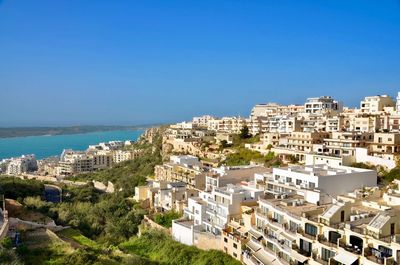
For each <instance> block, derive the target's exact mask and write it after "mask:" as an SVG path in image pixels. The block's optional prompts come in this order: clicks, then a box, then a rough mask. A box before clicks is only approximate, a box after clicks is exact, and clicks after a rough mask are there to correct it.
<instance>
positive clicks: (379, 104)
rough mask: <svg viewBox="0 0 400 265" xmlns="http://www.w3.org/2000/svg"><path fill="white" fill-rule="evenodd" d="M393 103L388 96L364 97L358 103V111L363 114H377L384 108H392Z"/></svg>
mask: <svg viewBox="0 0 400 265" xmlns="http://www.w3.org/2000/svg"><path fill="white" fill-rule="evenodd" d="M394 106H395V102H394V101H393V99H392V98H391V97H390V96H388V95H377V96H369V97H365V98H364V100H363V101H361V103H360V109H361V112H363V113H370V114H377V113H378V112H380V111H383V110H384V108H386V107H394Z"/></svg>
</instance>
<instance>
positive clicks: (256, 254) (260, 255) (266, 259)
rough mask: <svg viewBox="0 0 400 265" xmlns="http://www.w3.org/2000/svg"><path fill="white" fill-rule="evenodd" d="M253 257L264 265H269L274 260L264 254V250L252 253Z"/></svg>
mask: <svg viewBox="0 0 400 265" xmlns="http://www.w3.org/2000/svg"><path fill="white" fill-rule="evenodd" d="M253 256H254V257H255V258H256V259H257V260H258V261H260V262H261V263H263V264H265V265H269V264H271V262H272V261H273V260H274V259H275V258H270V257H269V256H268V255H267V253H265V251H264V250H259V251H257V252H254V253H253Z"/></svg>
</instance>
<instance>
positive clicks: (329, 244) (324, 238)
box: [317, 235, 337, 248]
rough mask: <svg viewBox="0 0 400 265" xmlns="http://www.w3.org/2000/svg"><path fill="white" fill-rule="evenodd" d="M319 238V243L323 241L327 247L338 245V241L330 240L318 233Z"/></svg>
mask: <svg viewBox="0 0 400 265" xmlns="http://www.w3.org/2000/svg"><path fill="white" fill-rule="evenodd" d="M317 239H318V242H319V243H321V244H323V245H325V246H327V247H331V248H336V247H337V243H333V242H330V241H328V239H327V238H326V237H325V236H323V235H318V236H317Z"/></svg>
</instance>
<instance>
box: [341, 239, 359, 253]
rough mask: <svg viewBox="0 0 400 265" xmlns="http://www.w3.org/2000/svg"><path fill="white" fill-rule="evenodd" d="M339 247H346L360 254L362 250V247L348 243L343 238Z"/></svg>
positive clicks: (347, 249) (349, 250)
mask: <svg viewBox="0 0 400 265" xmlns="http://www.w3.org/2000/svg"><path fill="white" fill-rule="evenodd" d="M339 247H341V248H343V249H345V250H346V251H348V252H351V253H354V254H357V255H360V254H361V252H362V249H360V248H358V247H357V246H351V245H348V244H346V242H344V241H343V240H339Z"/></svg>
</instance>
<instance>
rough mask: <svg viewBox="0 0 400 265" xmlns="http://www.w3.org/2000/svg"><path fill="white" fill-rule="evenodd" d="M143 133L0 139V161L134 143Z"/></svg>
mask: <svg viewBox="0 0 400 265" xmlns="http://www.w3.org/2000/svg"><path fill="white" fill-rule="evenodd" d="M144 132H145V130H143V129H134V130H114V131H97V132H86V133H79V134H78V133H76V134H62V135H51V136H45V135H37V136H24V137H10V138H0V160H1V159H3V158H9V157H18V156H20V155H23V154H34V155H35V156H36V158H37V159H43V158H47V157H52V156H58V155H60V154H61V152H62V150H64V149H74V150H86V149H87V148H88V146H89V145H92V144H98V143H100V142H108V141H114V140H115V141H118V140H120V141H126V140H132V141H136V140H138V139H139V138H140V136H141V135H142V134H143V133H144ZM6 151H7V152H6Z"/></svg>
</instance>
